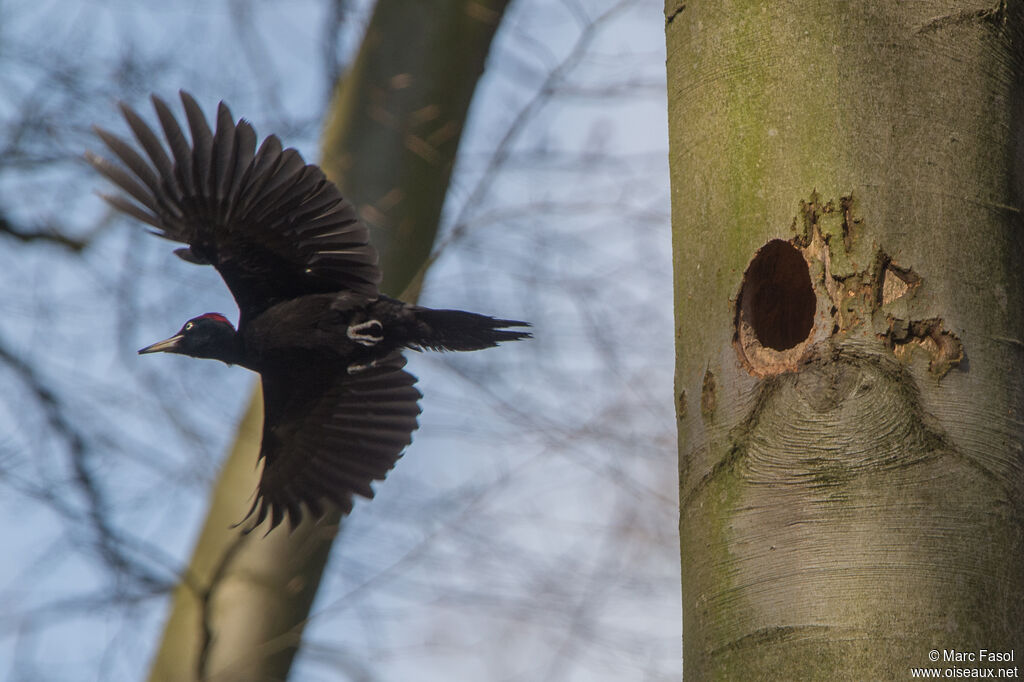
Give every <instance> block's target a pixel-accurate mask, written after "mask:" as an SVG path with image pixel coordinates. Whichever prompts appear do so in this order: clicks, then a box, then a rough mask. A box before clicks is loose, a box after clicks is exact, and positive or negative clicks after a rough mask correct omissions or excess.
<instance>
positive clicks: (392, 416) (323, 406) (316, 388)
mask: <svg viewBox="0 0 1024 682" xmlns="http://www.w3.org/2000/svg"><path fill="white" fill-rule="evenodd" d="M404 366H405V358H403V357H402V356H401V354H399V353H393V354H392V355H389V356H388V357H387V358H385V359H384V360H382V361H379V362H378V363H377V364H376V365H375V366H374V367H371V368H369V369H365V370H363V371H360V372H358V373H356V374H349V373H348V372H346V371H345V370H344V369H342V370H340V371H338V372H333V373H332V372H324V371H323V368H311V369H310V371H309V372H308V376H296V375H295V374H294V372H291V373H287V374H286V373H284V372H281V373H275V372H273V371H264V372H263V403H264V418H263V419H264V421H263V445H262V447H261V449H260V457H261V458H262V459H263V460H264V461H263V475H262V478H261V479H260V484H259V491H258V493H257V498H256V501H255V502H254V503H253V506H252V508H251V509H250V510H249V516H252V515H253V514H255V515H256V519H255V523H254V525H253V527H255V526H258V525H259V524H260V523H262V522H263V521H264V520H265V519H266V518H267V517H268V516H269V517H270V528H271V529H273V528H274V527H275V526H277V525H278V524H279V523H281V521H282V520H283V519H284V517H285V515H287V516H288V521H289V523H290V525H291V526H292V527H293V528H294V527H295V526H296V525H297V524H298V523H299V521H300V520H301V519H302V516H303V510H302V507H303V506H305V508H306V509H307V510H308V511H309V512H310V513H311V514H312V515H313V516H314V517H316V518H319V517H320V516H321V515H323V512H324V507H323V502H324V501H330V502H332V503H334V504H336V505H337V506H338V507H340V508H341V510H342V512H344V513H346V514H347V513H348V512H349V511H351V510H352V494H353V493H358V494H360V495H363V496H364V497H373V488H371V487H370V482H371V481H374V480H377V481H379V480H383V479H384V476H385V475H386V474H387V472H388V471H390V470H391V468H392V467H394V465H395V462H396V461H398V458H399V457H401V455H402V450H403V449H404V448H405V446H407V445H408V444H409V443H410V442H412V432H413V431H415V430H416V426H417V424H416V416H417V415H418V414H419V412H420V409H419V405H418V400H419V399H420V397H421V396H420V392H419V391H418V390H416V388H415V387H414V386H413V384H415V383H416V378H415V377H413V376H412V375H411V374H409V373H408V372H405V371H404V370H403V369H402V367H404Z"/></svg>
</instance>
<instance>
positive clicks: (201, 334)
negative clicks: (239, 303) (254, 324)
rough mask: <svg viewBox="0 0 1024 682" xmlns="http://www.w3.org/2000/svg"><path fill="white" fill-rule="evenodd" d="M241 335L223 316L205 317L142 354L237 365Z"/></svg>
mask: <svg viewBox="0 0 1024 682" xmlns="http://www.w3.org/2000/svg"><path fill="white" fill-rule="evenodd" d="M237 336H238V334H237V332H236V331H235V328H234V326H233V325H232V324H231V323H230V322H229V321H228V318H226V317H224V316H223V315H221V314H220V313H206V314H205V315H200V316H199V317H193V318H192V319H191V320H189V321H188V322H186V323H185V324H184V325H183V326H182V328H181V329H179V330H178V333H177V334H175V335H174V336H172V337H171V338H169V339H164V340H163V341H157V342H156V343H154V344H153V345H151V346H146V347H145V348H143V349H141V350H139V354H140V355H142V354H143V353H180V354H181V355H191V356H192V357H194V358H210V359H213V360H221V361H223V362H226V363H228V364H229V365H230V364H234V363H236V362H237V361H238V357H237V356H238V353H239V351H238V338H237Z"/></svg>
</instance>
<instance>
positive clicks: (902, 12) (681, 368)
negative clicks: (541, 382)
mask: <svg viewBox="0 0 1024 682" xmlns="http://www.w3.org/2000/svg"><path fill="white" fill-rule="evenodd" d="M1022 14H1024V8H1022V3H1021V2H1019V1H1007V2H997V1H996V0H992V1H991V2H987V3H979V2H939V1H924V0H922V1H920V2H883V1H881V0H867V1H865V2H853V3H848V2H835V1H825V2H819V1H818V0H806V1H805V0H786V1H778V2H771V3H751V2H738V1H735V0H725V1H718V2H687V3H682V2H675V1H672V2H668V3H667V4H666V14H665V16H666V39H667V46H668V60H667V70H668V100H669V131H670V149H671V169H672V221H673V253H674V266H675V273H676V274H675V319H676V334H677V365H676V388H677V399H678V415H679V436H680V446H679V476H680V539H681V551H682V585H683V664H684V673H685V677H686V679H690V680H715V679H717V680H757V679H770V680H808V679H821V680H826V679H827V680H886V679H896V680H906V679H910V678H911V668H912V667H921V668H923V667H936V668H938V669H939V674H940V676H942V675H946V676H949V675H952V674H957V673H945V672H944V671H945V669H947V668H950V667H960V668H969V667H971V666H974V667H978V668H995V669H999V668H1010V669H1012V668H1013V667H1015V666H1018V665H1020V663H1019V661H1020V659H1021V658H1022V657H1024V560H1022V557H1024V456H1022V452H1024V448H1022V437H1024V411H1022V408H1024V315H1022V311H1024V267H1022V258H1021V257H1022V255H1024V251H1022V243H1024V237H1022V235H1024V231H1022V230H1024V225H1022V220H1021V206H1022V202H1021V194H1020V189H1021V180H1020V177H1019V172H1020V171H1021V167H1020V164H1021V162H1020V155H1021V148H1019V147H1018V145H1020V142H1019V141H1020V140H1021V139H1022V138H1021V133H1022V126H1021V117H1022V114H1024V112H1022V107H1021V102H1022V95H1021V90H1022V85H1021V83H1022V76H1021V73H1022V56H1021V55H1022V50H1024V41H1022V40H1021V36H1022V33H1024V31H1022ZM982 650H985V651H987V652H1009V651H1011V650H1012V651H1013V652H1014V655H1015V661H1013V662H1008V661H997V660H994V659H992V658H988V657H987V655H986V654H982V653H981V652H982ZM933 651H934V652H935V653H931V652H933ZM958 654H959V655H960V656H958ZM962 654H968V655H969V656H968V657H967V658H966V660H961V662H954V661H950V660H949V659H950V658H958V657H959V658H961V659H963V656H962ZM936 656H937V657H938V659H939V660H938V661H936V662H934V663H933V662H932V661H933V658H934V657H936ZM970 657H973V658H974V659H975V661H974V662H971V659H970ZM1019 672H1020V671H1019V670H1018V673H1019ZM968 674H970V673H968ZM995 675H997V676H998V675H999V673H998V672H996V673H995Z"/></svg>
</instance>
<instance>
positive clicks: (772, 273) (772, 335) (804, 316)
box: [739, 239, 817, 351]
mask: <svg viewBox="0 0 1024 682" xmlns="http://www.w3.org/2000/svg"><path fill="white" fill-rule="evenodd" d="M739 303H740V306H739V309H740V318H741V321H742V322H745V323H746V324H748V325H750V328H751V329H752V330H753V332H754V335H755V336H756V337H757V341H758V342H759V343H760V344H761V345H762V346H764V347H766V348H771V349H774V350H777V351H784V350H788V349H790V348H793V347H794V346H797V345H798V344H800V343H801V342H803V341H804V340H806V339H807V337H808V336H809V335H810V333H811V329H812V327H813V326H814V312H815V307H816V305H817V301H816V299H815V297H814V288H813V287H812V286H811V274H810V271H809V270H808V268H807V261H805V260H804V258H803V256H802V255H801V254H800V252H799V251H798V250H797V249H796V247H794V246H793V245H792V244H790V243H789V242H786V241H782V240H781V239H773V240H772V241H770V242H768V243H767V244H765V245H764V246H763V247H761V249H760V250H759V251H758V252H757V254H756V255H755V256H754V259H753V260H752V261H751V262H750V265H749V266H748V267H747V271H746V272H745V273H744V274H743V285H742V288H741V289H740V302H739Z"/></svg>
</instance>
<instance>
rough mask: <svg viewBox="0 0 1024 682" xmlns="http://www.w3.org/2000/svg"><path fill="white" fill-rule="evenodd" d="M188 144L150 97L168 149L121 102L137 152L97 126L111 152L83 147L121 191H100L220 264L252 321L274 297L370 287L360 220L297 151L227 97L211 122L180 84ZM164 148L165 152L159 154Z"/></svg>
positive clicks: (371, 265) (369, 250)
mask: <svg viewBox="0 0 1024 682" xmlns="http://www.w3.org/2000/svg"><path fill="white" fill-rule="evenodd" d="M181 101H182V104H183V105H184V108H185V116H186V118H187V120H188V127H189V130H190V134H191V138H192V142H191V145H190V144H189V142H188V141H187V140H186V138H185V134H184V132H183V131H182V128H181V126H180V125H179V124H178V121H177V120H176V119H175V117H174V114H172V113H171V110H170V108H169V107H168V106H167V104H166V103H165V102H164V101H163V100H161V99H160V98H158V97H155V96H154V97H153V106H154V108H155V109H156V114H157V118H158V119H159V120H160V126H161V127H162V129H163V133H164V136H165V137H166V140H167V145H168V146H167V147H165V146H164V143H163V141H161V139H160V138H159V137H158V136H157V134H156V133H155V132H154V131H153V129H152V128H150V127H149V126H148V125H147V124H146V123H145V122H144V121H143V120H142V118H141V117H140V116H139V115H138V114H137V113H136V112H135V111H133V110H132V109H131V108H129V107H127V106H126V105H124V104H122V105H121V111H122V113H123V114H124V117H125V120H127V122H128V126H129V127H130V128H131V130H132V133H133V134H134V136H135V139H136V140H137V141H138V143H139V146H140V147H141V149H142V152H143V153H144V154H145V156H143V154H140V153H139V152H138V151H136V150H135V148H134V147H133V146H132V145H131V144H130V143H129V142H127V141H126V140H124V139H122V138H120V137H118V136H116V135H114V134H112V133H110V132H107V131H106V130H103V129H102V128H96V133H97V135H99V137H100V138H101V139H102V140H103V142H104V143H105V144H106V146H107V147H108V148H109V149H110V151H111V152H113V154H114V156H116V157H117V159H118V160H119V161H120V163H116V162H114V161H111V160H108V159H105V158H102V157H100V156H97V155H95V154H91V153H87V154H86V159H87V160H88V161H89V163H91V164H92V165H93V167H94V168H96V170H98V171H99V172H100V173H102V174H103V175H105V176H106V177H107V178H109V179H110V180H111V181H112V182H113V183H114V184H115V185H117V186H118V187H120V188H121V189H122V190H124V192H125V193H126V194H127V196H123V195H118V196H105V197H104V198H105V199H106V200H107V201H109V202H110V203H111V204H112V205H113V206H114V207H116V208H117V209H119V210H121V211H123V212H125V213H127V214H128V215H131V216H133V217H135V218H137V219H139V220H141V221H143V222H145V223H148V224H149V225H152V226H153V227H154V228H156V234H157V235H159V236H161V237H165V238H167V239H171V240H173V241H177V242H182V243H185V244H188V245H189V248H187V249H179V250H178V251H177V253H178V254H179V255H180V256H181V257H182V258H184V259H185V260H189V261H191V262H195V263H208V264H211V265H213V266H214V267H215V268H217V270H218V271H219V272H220V274H221V276H222V277H223V278H224V281H225V282H226V283H227V285H228V287H229V288H230V289H231V293H232V294H233V295H234V297H235V301H236V302H237V303H238V307H239V309H240V311H241V314H242V319H243V320H245V319H247V318H248V319H251V318H252V317H253V316H255V315H256V314H258V313H259V312H261V311H263V310H265V309H266V308H268V307H270V306H271V305H273V304H274V303H278V302H280V301H283V300H288V299H291V298H295V297H298V296H302V295H305V294H313V293H324V292H331V291H341V290H351V291H355V292H357V293H362V294H366V295H367V296H375V295H376V294H377V283H378V282H379V281H380V270H379V269H378V267H377V252H376V250H375V249H374V248H373V247H372V246H371V245H370V244H369V241H368V240H369V233H368V231H367V229H366V226H365V225H363V224H362V223H360V222H359V220H358V218H357V216H356V213H355V209H354V207H353V206H352V204H351V203H349V202H348V201H346V200H345V199H344V198H343V197H342V196H341V193H340V192H339V191H338V188H337V187H335V186H334V184H333V183H332V182H330V181H329V180H327V178H326V177H325V176H324V174H323V172H322V171H321V170H320V169H319V168H317V167H316V166H315V165H312V164H307V163H306V162H305V161H303V159H302V156H301V155H300V154H299V152H297V151H296V150H294V149H291V148H289V149H282V148H281V143H280V141H279V140H278V139H277V137H276V136H274V135H271V136H270V137H268V138H266V139H265V140H264V141H263V144H262V145H260V147H259V150H257V149H256V133H255V131H254V130H253V128H252V126H251V125H249V123H248V122H247V121H245V120H243V119H240V120H239V121H238V122H237V123H236V122H235V121H234V119H233V118H232V116H231V112H230V110H229V109H228V107H227V106H226V105H225V104H224V103H223V102H221V103H220V104H219V105H218V107H217V126H216V132H212V131H211V130H210V127H209V125H208V124H207V122H206V118H205V117H204V116H203V112H202V110H201V109H200V108H199V105H198V104H196V101H195V100H194V99H193V98H192V97H191V95H189V94H188V93H186V92H184V91H182V92H181ZM168 149H169V152H170V153H169V154H168Z"/></svg>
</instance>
